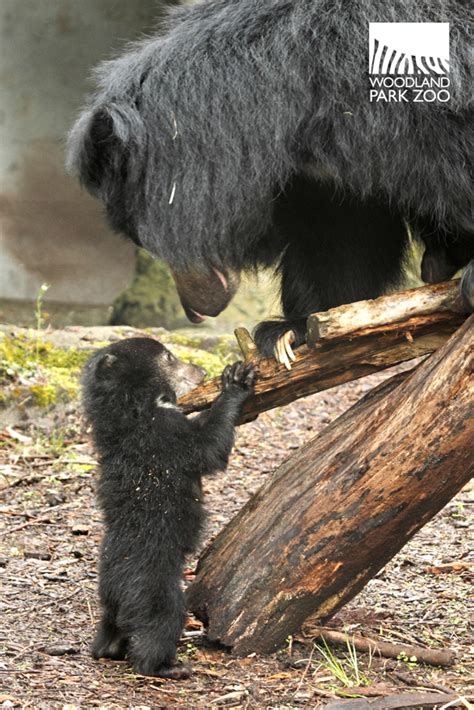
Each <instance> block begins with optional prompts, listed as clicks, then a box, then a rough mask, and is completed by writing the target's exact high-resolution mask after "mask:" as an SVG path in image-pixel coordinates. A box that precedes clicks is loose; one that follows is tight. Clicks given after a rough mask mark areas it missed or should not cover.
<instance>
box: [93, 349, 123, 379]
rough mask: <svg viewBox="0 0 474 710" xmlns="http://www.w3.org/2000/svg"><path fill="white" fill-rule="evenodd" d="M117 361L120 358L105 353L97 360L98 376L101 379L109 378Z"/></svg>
mask: <svg viewBox="0 0 474 710" xmlns="http://www.w3.org/2000/svg"><path fill="white" fill-rule="evenodd" d="M117 360H118V357H117V356H116V355H112V353H105V354H104V355H102V356H101V357H100V358H99V359H98V360H97V363H96V366H95V368H96V374H97V375H98V376H99V377H107V376H108V375H110V374H111V373H112V371H113V370H114V366H115V363H116V362H117Z"/></svg>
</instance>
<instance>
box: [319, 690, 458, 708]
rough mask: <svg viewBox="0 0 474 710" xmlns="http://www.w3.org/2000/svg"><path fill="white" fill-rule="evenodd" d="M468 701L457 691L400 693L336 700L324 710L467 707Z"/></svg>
mask: <svg viewBox="0 0 474 710" xmlns="http://www.w3.org/2000/svg"><path fill="white" fill-rule="evenodd" d="M466 702H468V701H467V700H466V699H465V698H463V697H462V696H461V695H459V694H458V693H400V694H398V695H386V696H385V697H382V698H374V699H373V700H372V699H371V700H365V699H364V698H357V699H354V700H336V701H334V702H331V703H328V704H327V705H326V710H411V709H412V708H413V710H425V709H426V710H428V708H435V709H436V708H438V710H442V708H467V707H469V706H468V705H466Z"/></svg>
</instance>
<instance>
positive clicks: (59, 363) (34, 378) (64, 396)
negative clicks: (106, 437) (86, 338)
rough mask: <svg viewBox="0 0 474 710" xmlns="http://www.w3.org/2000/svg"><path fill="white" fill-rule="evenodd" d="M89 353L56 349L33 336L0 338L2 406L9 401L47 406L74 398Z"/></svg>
mask: <svg viewBox="0 0 474 710" xmlns="http://www.w3.org/2000/svg"><path fill="white" fill-rule="evenodd" d="M88 355H89V354H88V353H87V352H83V351H78V350H74V349H71V348H69V349H67V350H66V349H61V348H55V347H54V346H53V345H52V344H51V343H46V342H43V341H42V340H41V337H38V336H37V335H36V334H35V335H34V336H32V337H31V338H30V337H28V336H27V335H17V336H3V337H1V336H0V385H1V386H2V398H1V400H0V402H1V404H2V405H3V406H5V405H7V404H8V403H9V401H10V400H12V399H17V400H18V399H22V400H24V401H26V402H28V403H30V404H35V405H37V406H40V407H48V406H50V405H51V404H55V403H56V402H60V401H63V402H67V401H69V400H71V399H74V398H75V397H76V396H77V394H78V391H79V373H80V370H81V368H82V366H83V364H84V363H85V361H86V360H87V358H88Z"/></svg>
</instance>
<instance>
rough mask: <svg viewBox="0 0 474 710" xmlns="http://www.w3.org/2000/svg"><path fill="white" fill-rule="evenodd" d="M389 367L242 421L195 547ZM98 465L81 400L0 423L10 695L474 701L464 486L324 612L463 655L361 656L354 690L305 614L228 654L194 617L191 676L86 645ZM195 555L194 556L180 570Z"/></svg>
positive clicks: (233, 702) (111, 704) (186, 651)
mask: <svg viewBox="0 0 474 710" xmlns="http://www.w3.org/2000/svg"><path fill="white" fill-rule="evenodd" d="M389 374H390V373H384V374H382V373H378V374H376V375H372V376H370V377H367V378H365V379H363V380H360V381H357V382H352V383H349V384H347V385H344V386H342V387H338V388H336V389H334V390H332V391H328V392H324V393H320V394H317V395H313V396H312V397H309V398H307V399H305V400H300V401H299V402H295V403H293V404H291V405H289V406H288V407H286V408H284V409H276V410H274V411H272V412H269V413H266V414H264V415H262V416H261V417H260V418H259V419H258V420H257V421H255V422H252V423H251V424H248V425H245V426H243V427H240V428H239V431H238V435H237V440H236V446H235V450H234V453H233V455H232V459H231V463H230V465H229V468H228V469H227V471H226V472H225V473H222V474H219V475H217V476H215V477H214V478H212V479H208V480H206V481H205V486H204V487H205V495H206V506H207V510H208V523H207V527H206V532H205V536H204V538H203V541H202V546H204V545H205V544H206V542H208V541H209V540H210V539H211V538H212V537H213V536H214V535H215V534H216V533H217V532H218V531H219V530H220V529H221V528H222V527H223V526H224V525H225V524H226V523H227V522H228V521H229V520H230V519H231V518H232V516H233V515H234V514H235V513H236V512H237V511H238V510H239V509H240V508H241V506H242V505H243V504H244V503H245V501H246V500H247V499H248V498H249V496H251V495H252V493H254V492H255V491H256V490H258V488H259V487H260V486H261V485H262V484H263V483H264V481H265V479H266V477H267V476H268V475H269V474H270V473H271V472H272V471H273V470H274V469H275V468H276V466H278V464H279V463H281V462H282V461H283V460H284V459H285V458H287V457H288V455H290V454H291V452H292V450H294V449H296V448H298V447H299V446H301V445H302V444H303V443H305V442H306V441H308V440H309V439H310V438H312V437H314V436H316V435H317V434H318V433H319V432H320V431H321V430H322V429H323V428H324V427H325V426H326V425H327V424H328V423H330V422H331V421H332V420H333V419H335V418H336V417H337V416H338V415H339V414H341V413H342V412H344V411H345V410H346V409H347V408H348V407H349V406H351V405H352V404H353V403H354V402H356V401H357V399H359V398H360V397H361V396H362V395H363V394H365V393H366V392H367V391H368V390H369V389H370V388H371V387H373V386H374V385H376V384H378V383H379V382H381V381H382V380H383V379H384V378H385V377H387V376H388V375H389ZM53 429H54V432H53V435H52V433H51V432H52V430H53ZM58 431H59V432H60V436H59V434H58ZM94 466H95V460H94V453H93V451H92V448H91V445H90V441H89V438H88V435H87V432H86V431H85V429H84V425H83V423H82V421H81V418H80V414H79V412H78V408H77V406H75V405H70V406H68V407H65V408H63V409H61V410H58V411H56V412H54V413H48V414H45V415H44V417H43V418H41V417H40V418H38V417H37V414H35V417H34V421H32V420H29V419H28V418H26V419H24V420H23V421H20V422H18V420H16V421H15V424H14V426H12V427H10V428H6V429H5V430H4V431H3V433H2V434H0V472H1V476H0V490H1V496H2V513H3V516H2V519H3V531H2V533H1V534H2V537H1V538H0V540H1V543H0V544H1V548H0V568H1V570H0V571H1V572H2V590H3V591H2V601H1V612H2V623H1V626H2V630H1V639H0V650H1V656H2V657H1V659H0V705H3V707H25V708H49V707H51V708H63V707H71V706H76V707H83V708H88V707H91V708H92V707H107V708H129V707H130V708H147V707H149V708H174V707H187V708H212V707H233V708H278V709H283V708H301V707H306V708H315V707H319V706H323V705H326V704H328V703H332V704H331V707H333V708H335V707H338V706H340V707H341V709H342V708H343V707H344V705H341V702H342V701H343V698H348V697H349V698H350V697H356V698H357V697H358V698H362V701H363V702H365V707H370V705H367V703H368V702H369V699H370V698H372V699H373V698H377V697H380V696H383V697H387V696H396V697H398V696H399V695H400V694H401V693H405V692H406V693H410V694H411V695H412V696H413V695H414V694H415V695H416V693H419V694H420V695H419V698H420V703H421V702H422V700H421V698H422V696H423V693H424V694H425V697H427V695H426V694H427V693H428V694H429V695H430V697H433V696H434V697H436V694H437V693H438V694H439V698H440V704H439V706H440V707H441V706H442V704H443V702H442V701H443V698H446V697H448V696H449V694H454V697H456V698H458V696H461V695H462V696H464V697H466V698H469V696H471V700H470V702H471V703H472V702H473V700H472V696H473V695H474V651H473V649H472V630H471V629H470V626H469V621H470V620H469V616H470V614H471V618H472V561H473V553H472V550H473V545H472V505H473V501H474V498H473V493H474V488H473V487H472V486H470V487H467V488H465V489H464V490H463V491H461V492H460V493H459V494H458V495H457V496H456V497H455V498H454V499H453V501H452V502H451V503H450V504H449V505H448V506H447V507H446V508H445V509H444V510H443V511H442V512H441V513H440V514H438V515H437V516H436V518H435V519H433V520H432V521H431V522H430V523H429V524H428V525H427V526H425V527H424V528H423V529H422V530H421V531H420V532H419V533H418V534H417V535H416V536H415V537H414V538H413V540H412V541H411V542H410V543H409V544H408V545H406V546H405V548H404V549H403V550H402V551H401V552H400V553H399V554H398V555H397V556H396V557H395V558H394V559H393V560H392V561H391V563H390V564H389V565H387V567H386V568H384V569H383V570H382V571H381V572H380V573H379V574H378V575H377V577H376V578H375V579H373V580H372V581H371V582H370V583H369V584H368V585H367V586H366V588H365V589H364V590H363V591H362V592H361V593H360V594H359V595H358V596H357V597H356V598H355V599H354V600H353V601H352V602H351V603H350V604H348V605H347V606H346V607H345V608H344V609H342V610H341V611H340V612H339V613H338V614H337V615H336V616H335V617H334V618H333V619H332V621H331V622H330V626H332V627H333V628H335V629H340V630H341V629H344V628H346V629H348V630H349V631H350V632H353V633H355V632H356V633H358V634H365V635H367V634H368V635H370V636H372V637H379V638H381V639H383V640H390V641H392V642H402V643H409V644H415V645H418V646H420V645H421V646H425V647H434V648H450V649H452V650H454V652H455V654H456V659H457V660H456V663H455V665H453V666H452V667H450V668H443V669H441V668H437V667H433V666H427V665H426V666H425V665H422V664H420V663H418V662H413V661H410V659H409V658H400V659H396V658H395V659H389V658H379V657H377V656H373V657H369V656H368V655H366V654H363V653H360V654H358V662H359V667H360V674H361V677H363V679H364V682H363V683H362V684H359V685H357V682H356V679H355V678H354V677H352V679H351V670H350V669H349V670H348V676H349V683H351V684H352V687H347V686H345V685H344V683H342V682H341V681H340V680H337V679H336V678H335V677H334V675H333V673H332V672H331V669H330V668H329V667H328V664H327V662H325V661H324V660H323V658H322V655H321V654H320V652H318V651H317V649H315V648H314V645H313V642H312V640H311V639H312V636H311V628H312V625H311V620H308V622H307V624H306V625H305V628H304V629H303V631H302V633H301V634H299V635H297V636H296V637H295V638H294V639H289V640H288V644H287V646H286V647H285V648H284V649H282V650H281V651H280V652H279V653H277V654H274V655H272V656H267V657H259V656H256V655H254V654H251V655H250V656H248V657H246V658H235V657H233V656H232V655H230V654H229V653H228V651H227V650H225V649H222V648H215V647H212V646H210V645H209V644H207V643H206V639H205V634H204V633H203V629H202V627H201V625H200V623H199V622H197V621H196V620H195V619H193V618H191V617H190V619H189V622H188V625H187V627H186V630H185V633H184V635H183V638H182V642H181V645H180V653H181V654H182V655H183V656H187V658H188V659H189V662H190V663H191V664H192V667H193V671H194V672H193V675H192V677H191V678H190V679H189V680H187V681H181V682H177V681H163V680H160V679H151V678H144V677H140V676H136V675H135V674H134V673H133V672H132V670H131V668H130V667H129V666H128V665H127V663H126V662H121V663H117V662H110V661H101V662H96V661H94V660H93V659H92V658H91V657H90V654H89V645H90V642H91V639H92V636H93V630H94V626H95V623H96V619H97V617H98V604H97V596H96V586H97V557H98V545H99V542H100V536H101V522H100V515H99V512H98V510H97V507H96V505H95V501H94V480H95V473H94ZM195 564H196V560H194V559H193V560H189V564H188V567H187V574H186V578H187V580H188V581H189V580H191V579H192V576H193V570H194V568H195ZM333 653H334V655H335V656H336V657H337V658H338V659H340V660H341V662H342V664H343V665H344V664H345V667H346V668H347V664H346V661H345V659H344V649H341V648H339V649H337V648H334V649H333ZM417 697H418V696H417ZM449 697H450V696H449ZM364 699H365V700H364ZM466 703H467V704H466ZM445 704H446V703H445ZM419 706H420V707H423V705H422V704H420V705H419ZM354 707H356V706H354ZM357 707H363V705H360V703H359V704H358V705H357ZM377 707H383V705H378V706H377ZM393 707H404V706H403V705H400V704H395V705H393ZM426 707H428V706H426ZM429 707H434V705H433V704H431V705H429ZM451 707H469V701H468V700H465V701H464V700H456V702H455V703H454V705H451Z"/></svg>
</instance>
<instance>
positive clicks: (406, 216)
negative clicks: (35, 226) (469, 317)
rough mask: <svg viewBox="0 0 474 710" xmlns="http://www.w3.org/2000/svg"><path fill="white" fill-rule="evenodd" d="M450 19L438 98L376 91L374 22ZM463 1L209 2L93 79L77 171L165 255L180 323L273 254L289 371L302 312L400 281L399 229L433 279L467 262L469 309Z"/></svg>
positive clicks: (267, 336) (274, 327)
mask: <svg viewBox="0 0 474 710" xmlns="http://www.w3.org/2000/svg"><path fill="white" fill-rule="evenodd" d="M385 21H388V22H449V23H450V41H451V46H450V60H451V62H450V75H449V76H450V82H451V84H450V93H451V98H450V100H449V102H444V103H438V102H434V103H422V102H420V103H416V102H408V103H405V102H401V103H381V102H378V103H377V102H374V103H371V102H370V101H369V96H368V89H369V84H368V28H369V22H385ZM469 22H470V18H469V9H468V4H467V3H466V2H465V1H464V0H430V2H429V3H428V2H423V3H413V2H412V1H411V0H390V1H389V2H387V1H386V0H358V2H346V1H345V0H208V1H206V2H201V3H199V4H197V5H195V6H192V7H187V8H181V9H179V10H178V11H174V12H172V13H171V15H170V18H169V21H168V26H167V27H166V28H165V30H164V31H163V34H161V35H160V36H156V37H154V38H151V39H146V40H144V41H143V42H141V43H138V44H136V45H134V46H132V47H131V48H130V50H129V52H128V53H126V54H124V55H123V56H122V57H120V58H118V59H116V60H114V61H109V62H106V63H104V64H102V65H101V66H100V67H99V69H98V70H97V72H96V79H97V85H98V88H97V91H96V93H95V94H94V95H93V96H92V97H91V98H90V101H89V105H88V107H87V109H86V110H85V111H84V112H83V114H82V115H81V116H80V118H79V120H78V121H77V123H76V125H75V127H74V128H73V131H72V133H71V136H70V143H69V165H70V166H71V168H72V169H73V170H74V171H75V172H76V173H77V174H78V175H79V177H80V179H81V180H82V182H83V183H84V185H85V186H86V187H87V189H88V190H89V191H90V192H92V193H93V194H95V195H97V196H98V197H100V198H101V199H102V200H103V202H104V204H105V206H106V211H107V215H108V219H109V221H110V224H111V226H112V227H113V228H114V229H115V230H117V231H119V232H122V233H124V234H126V235H127V236H128V237H130V238H131V239H133V240H134V241H135V242H136V243H137V244H140V245H142V246H143V247H145V248H146V249H148V250H149V251H150V252H152V253H153V254H156V255H157V256H159V257H161V258H162V259H164V260H165V261H166V262H167V263H168V264H169V266H170V267H171V270H172V272H173V275H174V278H175V281H176V285H177V289H178V292H179V294H180V297H181V301H182V304H183V307H184V309H185V311H186V313H187V315H188V317H189V318H190V319H191V320H192V321H194V322H198V321H200V320H202V318H203V316H204V315H213V316H215V315H217V314H218V313H219V312H220V311H222V310H223V309H224V308H225V307H226V306H227V304H228V303H229V301H230V299H231V298H232V296H233V295H234V293H235V291H236V289H237V287H238V284H239V274H240V272H241V271H242V270H244V269H248V268H254V267H256V266H259V265H267V266H268V265H276V266H277V267H278V268H279V269H280V271H281V282H282V294H281V297H282V306H283V312H284V319H282V320H280V321H270V322H267V323H263V324H260V326H259V327H258V328H257V332H256V338H257V343H258V345H259V347H260V349H261V351H262V352H263V353H265V354H271V353H272V352H274V349H275V347H276V355H277V357H278V359H280V360H281V361H282V362H285V364H286V365H287V366H289V358H291V357H292V350H291V343H293V345H294V346H297V345H298V344H299V343H301V342H302V341H303V339H304V330H305V328H304V326H305V316H306V315H307V314H308V313H309V312H311V311H315V310H320V309H326V308H328V307H331V306H335V305H338V304H341V303H344V302H347V301H353V300H357V299H361V298H369V297H374V296H377V295H379V294H380V293H382V292H383V291H384V290H385V289H387V287H389V286H393V285H396V283H397V281H398V279H399V277H400V274H401V272H402V269H403V257H404V251H405V248H406V244H407V230H406V223H407V222H408V223H410V225H411V226H412V227H413V229H414V231H415V232H416V233H417V234H418V235H419V236H420V238H421V239H422V240H423V241H424V242H425V245H426V251H425V256H424V259H423V263H422V275H423V278H424V279H425V280H428V281H435V280H442V279H447V278H450V277H451V276H452V275H453V274H454V273H455V271H456V270H457V269H458V268H460V267H461V266H465V265H466V264H468V262H470V263H469V266H468V268H467V269H466V270H465V272H464V276H463V282H462V288H463V293H464V295H465V298H466V300H467V301H468V303H469V305H470V306H472V305H473V304H474V262H473V261H472V259H473V257H474V231H473V226H472V216H471V195H470V190H471V185H470V174H469V167H470V156H469V151H470V145H472V143H471V140H472V137H471V136H470V132H471V129H472V122H471V114H470V113H469V103H468V97H469V94H470V86H471V79H470V75H469V73H470V68H469V57H468V47H469V37H468V27H469Z"/></svg>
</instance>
